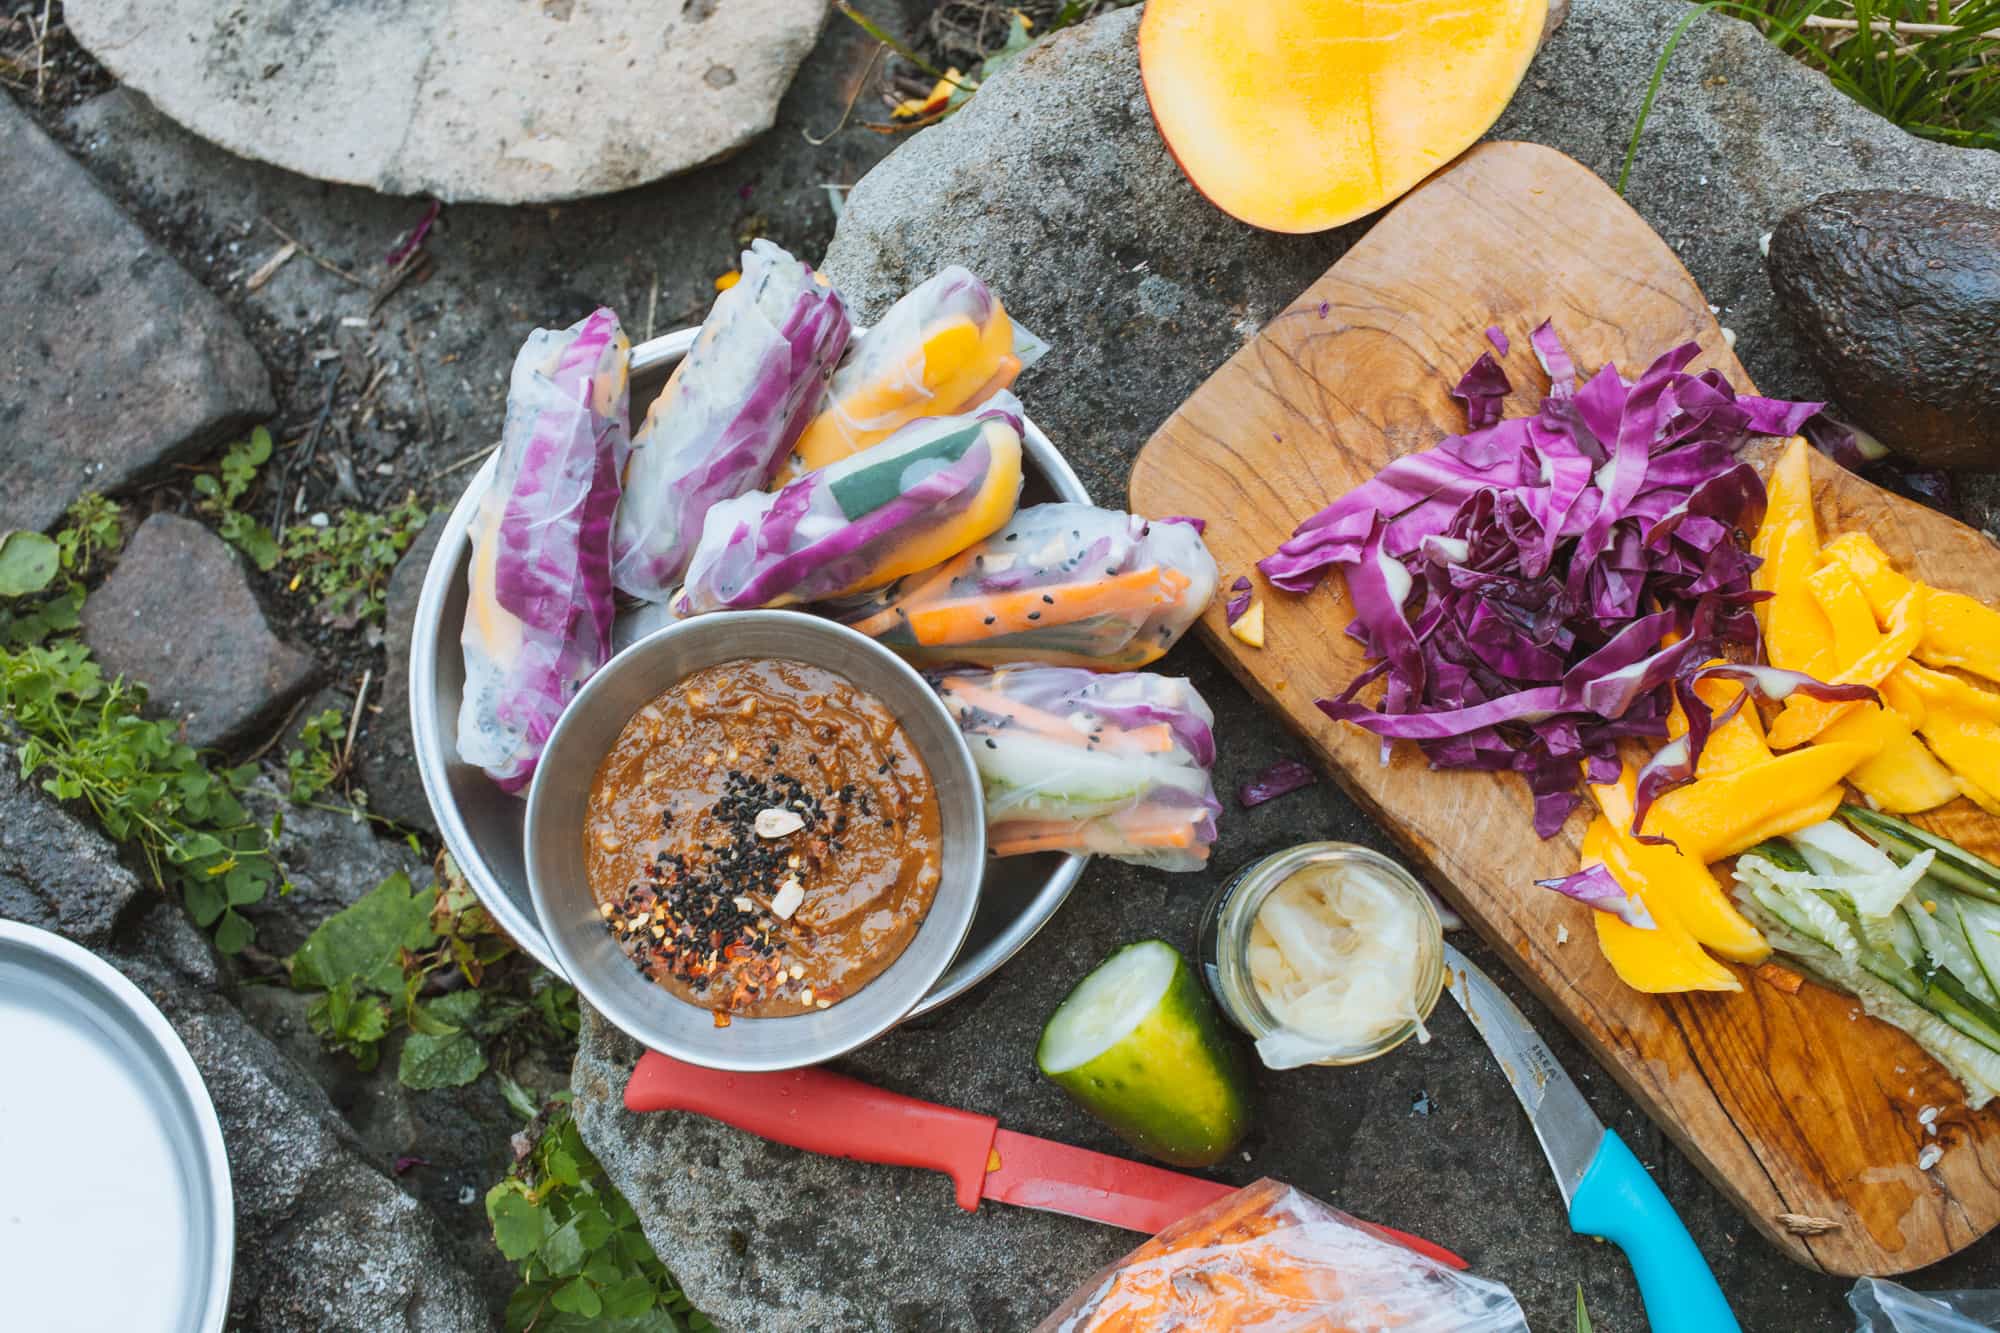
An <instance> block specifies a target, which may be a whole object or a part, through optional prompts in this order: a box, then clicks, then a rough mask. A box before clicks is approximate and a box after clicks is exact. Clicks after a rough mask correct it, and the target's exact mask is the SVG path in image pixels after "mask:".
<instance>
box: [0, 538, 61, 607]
mask: <svg viewBox="0 0 2000 1333" xmlns="http://www.w3.org/2000/svg"><path fill="white" fill-rule="evenodd" d="M61 563H62V562H61V556H60V554H59V553H58V551H57V549H56V543H55V539H54V538H53V537H46V536H43V535H42V534H41V533H39V532H10V533H8V534H6V535H5V536H0V597H26V596H27V595H28V594H29V593H36V592H40V591H42V589H44V588H46V587H48V586H49V584H51V583H53V582H55V577H56V570H57V569H58V568H59V567H60V566H61Z"/></svg>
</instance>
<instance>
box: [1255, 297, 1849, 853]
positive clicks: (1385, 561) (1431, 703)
mask: <svg viewBox="0 0 2000 1333" xmlns="http://www.w3.org/2000/svg"><path fill="white" fill-rule="evenodd" d="M1529 341H1530V344H1531V345H1532V346H1533V348H1534V351H1535V355H1536V358H1537V360H1538V361H1540V363H1541V364H1542V366H1543V368H1544V369H1545V370H1547V371H1548V373H1549V379H1550V385H1549V391H1548V395H1547V397H1546V398H1545V399H1544V400H1543V402H1542V405H1541V408H1540V410H1539V411H1537V412H1536V413H1535V414H1534V415H1532V416H1524V417H1515V418H1511V419H1504V420H1493V421H1491V422H1489V423H1488V424H1484V425H1482V424H1479V423H1480V422H1481V421H1482V420H1484V419H1485V417H1484V415H1483V414H1484V412H1485V410H1486V409H1485V407H1484V406H1482V404H1484V403H1488V402H1491V403H1493V404H1494V410H1495V411H1497V399H1495V398H1494V397H1493V387H1494V381H1493V380H1492V379H1491V376H1492V374H1493V373H1495V372H1498V371H1499V366H1498V364H1497V363H1494V362H1492V358H1491V357H1490V356H1489V355H1486V354H1482V355H1481V357H1480V364H1479V365H1475V366H1474V368H1473V370H1472V371H1471V372H1469V373H1468V375H1467V377H1466V379H1465V380H1464V381H1461V383H1460V386H1459V389H1460V390H1468V389H1470V390H1471V391H1469V392H1459V393H1458V396H1459V397H1462V398H1464V399H1466V401H1467V409H1468V415H1469V416H1470V417H1471V419H1472V421H1473V426H1472V428H1471V429H1469V430H1468V431H1467V432H1466V433H1465V434H1463V435H1454V436H1450V437H1448V438H1446V439H1444V440H1441V441H1440V442H1439V443H1438V444H1436V445H1434V446H1433V447H1431V448H1429V449H1426V450H1423V451H1421V452H1419V453H1414V454H1409V455H1406V456H1404V457H1402V458H1399V459H1397V460H1395V461H1394V462H1393V463H1391V464H1389V466H1387V467H1386V468H1384V469H1382V471H1381V472H1379V473H1377V474H1376V475H1375V476H1374V477H1373V478H1371V479H1370V480H1368V481H1367V482H1364V483H1363V484H1362V485H1360V486H1358V487H1356V488H1355V489H1353V490H1352V491H1350V492H1348V493H1347V494H1346V495H1344V496H1342V497H1341V498H1339V499H1338V500H1335V501H1334V502H1333V503H1332V504H1330V505H1328V506H1327V507H1326V508H1325V509H1322V510H1321V511H1320V512H1319V513H1317V514H1315V515H1313V516H1312V517H1311V518H1309V519H1307V520H1306V521H1305V522H1304V523H1302V524H1300V525H1299V527H1298V528H1297V530H1296V531H1295V532H1294V533H1293V535H1292V538H1291V540H1289V541H1287V542H1286V543H1285V544H1284V545H1283V546H1281V547H1279V548H1278V550H1277V551H1276V552H1275V553H1273V554H1272V555H1270V556H1268V557H1266V558H1265V559H1264V560H1262V561H1261V562H1259V564H1258V568H1259V569H1260V570H1261V571H1262V572H1263V573H1264V575H1265V576H1266V577H1267V578H1268V579H1270V581H1271V582H1272V583H1274V584H1276V585H1277V586H1278V587H1280V588H1284V589H1286V590H1288V591H1293V592H1306V591H1309V590H1311V589H1312V588H1313V587H1315V586H1316V585H1317V584H1318V583H1319V581H1320V579H1321V578H1322V577H1324V575H1325V574H1326V572H1327V571H1328V570H1329V569H1333V568H1335V567H1339V568H1341V569H1342V570H1343V572H1344V573H1345V575H1346V579H1347V588H1348V592H1349V594H1350V595H1351V596H1352V598H1353V600H1354V610H1355V619H1354V621H1353V623H1351V624H1350V625H1349V626H1348V628H1347V632H1348V633H1349V634H1350V635H1352V636H1353V637H1354V638H1356V639H1357V640H1359V641H1360V643H1361V644H1362V646H1363V648H1364V649H1366V651H1367V653H1368V655H1369V656H1370V657H1374V658H1377V659H1380V660H1379V661H1377V662H1375V663H1374V664H1372V665H1371V666H1370V668H1369V670H1368V671H1366V672H1364V673H1363V674H1362V676H1361V677H1360V678H1359V679H1357V680H1356V681H1354V682H1353V683H1352V684H1350V686H1349V687H1348V688H1347V690H1345V691H1344V692H1343V693H1342V695H1341V696H1340V697H1339V698H1336V699H1322V700H1320V701H1319V706H1320V708H1321V709H1322V710H1323V711H1324V712H1325V713H1326V714H1327V715H1328V716H1329V717H1332V718H1334V719H1335V720H1337V721H1351V722H1354V723H1355V724H1357V725H1359V726H1362V727H1365V728H1367V729H1368V730H1370V731H1373V732H1375V733H1376V734H1377V735H1379V736H1381V737H1382V738H1383V741H1384V745H1385V746H1386V745H1387V744H1388V742H1390V741H1392V740H1412V741H1415V742H1417V744H1418V746H1419V747H1420V748H1421V749H1422V750H1423V752H1424V754H1425V755H1426V757H1428V758H1429V760H1430V761H1431V763H1432V764H1433V765H1434V766H1436V767H1440V768H1479V769H1490V770H1495V771H1513V772H1517V773H1520V774H1521V775H1522V777H1523V778H1525V779H1526V780H1527V783H1528V786H1529V789H1530V791H1531V792H1532V793H1533V795H1534V798H1535V831H1536V832H1537V833H1539V834H1541V835H1542V836H1543V837H1548V836H1550V835H1552V834H1553V833H1554V832H1555V831H1556V830H1557V829H1558V828H1560V827H1561V826H1562V824H1563V821H1564V820H1565V819H1567V818H1568V816H1569V814H1570V812H1571V811H1572V810H1573V809H1575V808H1576V806H1577V805H1578V804H1579V803H1580V801H1581V799H1582V798H1581V795H1580V793H1579V791H1578V780H1579V777H1580V776H1581V777H1587V778H1588V779H1589V780H1591V781H1598V782H1603V781H1610V780H1612V779H1614V778H1615V777H1616V776H1617V774H1618V772H1619V761H1618V756H1617V744H1618V742H1619V741H1620V740H1621V739H1623V738H1624V737H1627V736H1645V737H1664V736H1665V735H1666V718H1667V713H1668V711H1669V708H1670V706H1671V702H1672V697H1673V694H1672V690H1673V682H1674V681H1675V680H1677V679H1680V678H1684V677H1690V676H1691V675H1692V674H1693V673H1694V672H1696V671H1697V670H1698V669H1700V668H1701V667H1702V666H1703V664H1704V663H1708V662H1711V661H1713V660H1714V659H1716V658H1719V657H1723V656H1725V655H1726V653H1725V650H1728V649H1735V650H1736V652H1737V655H1738V656H1746V657H1752V658H1755V657H1758V656H1760V654H1761V641H1760V637H1759V634H1758V630H1757V622H1756V618H1755V616H1754V614H1753V613H1752V609H1751V608H1752V606H1753V604H1754V603H1756V602H1758V601H1760V600H1762V599H1763V598H1765V597H1767V596H1768V595H1769V594H1768V593H1762V592H1757V591H1754V590H1753V589H1752V588H1751V586H1750V576H1751V573H1752V571H1753V570H1754V569H1755V568H1756V566H1757V560H1756V558H1755V557H1754V556H1751V555H1750V554H1749V553H1748V552H1747V550H1746V549H1745V542H1746V541H1747V538H1748V536H1749V534H1751V533H1753V532H1754V531H1755V530H1756V528H1757V525H1758V524H1759V523H1760V522H1761V521H1762V519H1763V513H1764V503H1765V497H1764V486H1763V483H1762V481H1761V480H1759V478H1758V476H1757V474H1756V471H1755V470H1754V469H1753V468H1751V467H1750V466H1749V465H1748V464H1747V463H1741V462H1739V461H1738V459H1737V453H1738V451H1739V450H1740V449H1741V448H1742V447H1743V446H1744V444H1745V443H1746V442H1747V441H1748V440H1750V439H1751V438H1752V437H1753V436H1762V435H1788V434H1796V433H1798V431H1799V430H1800V429H1801V428H1802V427H1803V426H1804V424H1805V423H1806V422H1807V421H1808V420H1810V419H1812V418H1814V417H1815V416H1816V415H1817V414H1818V412H1819V411H1820V408H1821V405H1820V404H1818V403H1792V402H1782V401H1777V400H1773V399H1768V398H1754V397H1748V396H1738V395H1737V393H1736V392H1735V390H1734V389H1733V388H1731V386H1730V385H1729V382H1728V381H1727V380H1726V379H1724V378H1723V376H1722V375H1721V374H1720V373H1719V372H1717V371H1714V370H1705V371H1702V372H1700V373H1699V374H1691V373H1689V371H1688V366H1689V365H1690V363H1692V362H1693V360H1694V359H1695V357H1696V356H1697V354H1698V352H1699V349H1698V348H1697V347H1696V346H1695V345H1694V344H1692V343H1690V344H1687V345H1685V346H1682V347H1677V348H1674V349H1673V350H1671V351H1669V352H1667V353H1666V354H1665V355H1663V356H1661V357H1660V358H1659V359H1658V360H1656V361H1655V362H1653V364H1652V365H1651V366H1649V367H1647V368H1646V370H1645V371H1644V372H1643V373H1641V374H1640V375H1639V376H1638V378H1636V379H1634V380H1629V381H1628V380H1626V379H1625V378H1624V377H1623V376H1621V375H1620V374H1619V372H1618V370H1617V368H1616V367H1615V366H1610V365H1607V366H1604V367H1602V368H1600V369H1599V370H1598V371H1597V372H1596V373H1595V374H1594V375H1591V376H1590V377H1589V378H1588V379H1582V378H1580V377H1579V375H1578V372H1577V369H1576V365H1575V363H1574V361H1573V360H1572V359H1571V357H1570V355H1569V353H1568V351H1567V350H1566V349H1565V348H1564V347H1563V345H1562V342H1561V340H1560V339H1559V338H1558V337H1557V336H1556V334H1555V331H1554V330H1553V329H1552V328H1551V327H1550V326H1549V324H1548V323H1546V322H1544V323H1543V324H1542V325H1541V326H1539V327H1538V328H1536V329H1535V330H1534V332H1533V333H1532V334H1531V335H1530V339H1529ZM1489 364H1490V365H1491V367H1492V369H1491V371H1488V370H1486V369H1485V368H1484V367H1485V366H1487V365H1489ZM1504 379H1505V377H1504V375H1502V376H1500V380H1501V381H1502V382H1504ZM1502 393H1503V394H1504V390H1502ZM1669 633H1672V634H1673V635H1675V636H1677V639H1676V641H1675V642H1674V643H1672V644H1670V645H1663V644H1662V639H1663V638H1664V637H1665V636H1667V635H1668V634H1669ZM1378 677H1380V678H1382V679H1383V682H1384V694H1383V699H1382V702H1381V704H1380V706H1379V707H1373V708H1371V707H1368V706H1365V705H1363V704H1361V703H1358V702H1356V701H1355V696H1356V695H1357V694H1358V692H1359V691H1360V689H1361V688H1362V687H1363V686H1365V685H1367V684H1368V683H1369V682H1371V681H1373V680H1375V679H1376V678H1378ZM1697 702H1699V701H1697ZM1703 720H1704V723H1706V722H1707V717H1706V712H1705V710H1704V717H1703ZM1689 748H1690V749H1691V750H1692V749H1693V748H1694V747H1692V746H1690V747H1689ZM1697 757H1698V755H1697V754H1690V755H1689V756H1688V759H1687V762H1688V764H1689V765H1690V766H1691V765H1692V763H1693V762H1694V760H1695V758H1697ZM1661 780H1662V781H1664V780H1665V779H1664V778H1663V779H1661Z"/></svg>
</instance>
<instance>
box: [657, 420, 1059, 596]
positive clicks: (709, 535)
mask: <svg viewBox="0 0 2000 1333" xmlns="http://www.w3.org/2000/svg"><path fill="white" fill-rule="evenodd" d="M1020 498H1021V405H1020V403H1019V402H1017V401H1015V399H1014V396H1013V395H1012V394H1008V393H1003V394H1000V395H997V396H996V397H995V398H994V400H993V401H992V402H990V403H988V404H987V405H986V406H985V407H984V408H982V409H980V411H979V412H978V413H976V414H974V415H970V416H957V417H936V418H931V419H928V420H924V421H917V422H913V423H912V424H910V425H908V426H905V427H904V428H903V429H902V430H900V431H897V432H896V433H895V434H894V435H892V436H890V437H889V438H888V439H887V440H885V441H883V442H882V443H881V444H878V445H876V446H875V447H874V448H873V449H866V450H863V451H862V452H861V453H858V454H853V455H850V456H849V457H847V458H844V459H842V460H841V461H840V462H838V463H835V464H834V465H833V466H831V467H826V468H821V469H820V470H819V471H817V472H808V473H807V474H806V475H805V476H803V477H800V478H799V479H798V480H797V481H794V482H792V483H791V484H790V485H789V486H786V487H785V488H784V489H783V490H780V491H777V492H775V493H772V492H761V491H759V492H753V493H751V494H748V495H743V496H739V497H737V498H736V499H734V500H730V501H726V502H725V503H723V504H719V505H717V506H716V507H715V508H714V509H713V510H711V511H710V512H709V515H708V519H707V521H706V523H705V524H704V525H703V528H702V536H701V545H700V546H699V547H698V548H696V550H695V555H694V560H693V562H692V563H691V564H690V565H689V566H688V575H687V582H686V584H685V585H684V586H683V587H682V589H681V595H680V596H679V597H678V598H676V599H675V601H674V606H675V608H676V609H677V610H678V611H679V612H680V613H681V614H683V615H694V614H698V613H700V612H704V611H723V610H742V609H747V608H750V607H758V606H790V605H793V604H796V603H799V602H817V601H824V600H828V599H832V598H841V597H850V596H853V595H855V594H857V593H862V592H867V591H869V590H871V589H874V588H880V587H883V586H885V585H887V584H890V583H893V582H895V581H896V580H897V579H899V578H901V577H903V576H904V575H906V574H912V573H915V572H916V571H918V570H920V569H926V568H929V567H930V566H932V565H935V564H937V563H939V562H940V561H944V560H948V559H950V558H951V557H952V556H954V555H957V554H958V553H959V552H960V551H962V550H964V549H965V548H966V547H968V546H970V545H972V543H974V542H976V541H978V540H980V539H981V538H983V537H985V536H987V535H988V534H990V533H992V532H993V531H995V530H996V529H998V528H999V527H1000V526H1001V525H1002V524H1003V523H1005V522H1006V521H1007V520H1008V519H1009V518H1011V517H1012V516H1013V513H1014V506H1015V505H1016V504H1017V503H1019V501H1020Z"/></svg>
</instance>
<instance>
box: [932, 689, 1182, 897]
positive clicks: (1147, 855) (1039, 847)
mask: <svg viewBox="0 0 2000 1333" xmlns="http://www.w3.org/2000/svg"><path fill="white" fill-rule="evenodd" d="M936 684H937V690H938V694H939V696H940V697H941V698H942V699H943V700H944V704H945V707H946V708H947V709H948V710H950V712H951V715H952V716H953V717H954V718H955V719H957V721H958V726H959V730H960V731H962V732H963V733H964V734H965V739H966V741H967V743H968V744H969V745H970V746H971V748H972V760H973V763H974V764H975V765H976V766H977V767H978V769H979V779H980V785H981V787H982V788H983V789H984V792H985V798H986V839H987V847H988V849H989V850H990V851H991V852H992V853H993V855H995V856H1019V855H1023V854H1025V853H1028V852H1076V853H1080V854H1091V855H1098V856H1109V857H1112V858H1114V859H1115V860H1119V861H1129V862H1131V863H1132V864H1133V865H1142V866H1151V867H1153V868H1154V869H1157V870H1199V869H1201V868H1202V867H1203V866H1205V865H1206V864H1207V863H1208V851H1209V848H1210V847H1211V846H1212V845H1213V844H1214V842H1215V817H1216V816H1217V815H1218V814H1220V813H1221V811H1222V807H1221V805H1220V804H1218V803H1217V801H1216V799H1215V788H1214V786H1213V784H1212V783H1211V781H1210V778H1209V770H1210V768H1211V766H1212V765H1213V764H1214V763H1215V734H1214V731H1213V730H1212V728H1213V726H1214V724H1215V715H1214V714H1213V713H1211V712H1210V711H1209V708H1208V704H1207V703H1206V702H1205V701H1204V700H1203V699H1202V697H1201V695H1199V694H1197V693H1196V692H1195V688H1194V686H1193V685H1191V684H1189V683H1188V682H1187V681H1185V680H1182V679H1180V678H1179V677H1173V676H1156V675H1153V674H1152V673H1150V672H1143V671H1134V672H1122V673H1114V674H1100V673H1098V672H1093V671H1080V670H1077V669H1075V668H1071V667H1018V668H1014V669H1012V670H1005V671H985V672H950V673H946V674H944V675H941V676H939V677H937V678H936Z"/></svg>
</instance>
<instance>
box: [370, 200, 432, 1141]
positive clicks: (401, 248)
mask: <svg viewBox="0 0 2000 1333" xmlns="http://www.w3.org/2000/svg"><path fill="white" fill-rule="evenodd" d="M442 212H444V204H443V203H441V202H439V201H438V200H436V199H433V200H431V202H430V207H428V208H426V209H425V210H424V215H423V216H422V217H421V218H418V219H417V225H416V226H414V227H412V228H410V230H409V233H408V234H407V235H405V236H404V237H403V239H402V240H400V241H398V242H396V245H395V248H393V249H392V250H390V251H389V254H388V257H387V258H385V259H384V260H383V261H382V262H383V263H385V264H387V265H388V266H389V267H390V268H394V267H396V265H398V264H400V263H402V262H403V261H404V260H405V259H408V258H409V257H410V256H411V255H413V254H415V253H416V252H417V247H418V246H420V245H422V244H423V243H424V238H425V237H426V236H429V235H430V234H431V227H432V226H433V225H434V224H435V223H436V222H437V220H438V214H440V213H442ZM398 1174H401V1173H400V1172H399V1173H398Z"/></svg>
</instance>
